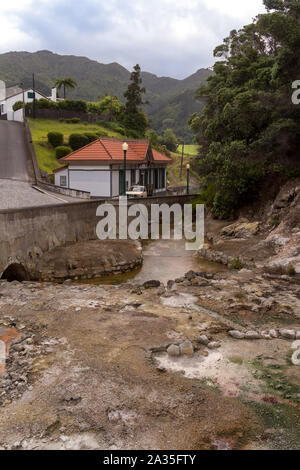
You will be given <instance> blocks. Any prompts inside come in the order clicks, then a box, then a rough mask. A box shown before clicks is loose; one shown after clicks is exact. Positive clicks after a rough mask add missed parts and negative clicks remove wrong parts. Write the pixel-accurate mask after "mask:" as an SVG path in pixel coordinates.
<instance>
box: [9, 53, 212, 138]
mask: <svg viewBox="0 0 300 470" xmlns="http://www.w3.org/2000/svg"><path fill="white" fill-rule="evenodd" d="M33 72H34V73H35V83H36V89H37V90H39V91H41V92H43V93H45V94H47V95H49V94H50V89H51V87H52V86H53V85H54V82H55V81H56V79H60V78H62V77H72V78H73V79H74V80H75V82H76V83H77V86H76V87H75V88H74V89H68V90H67V98H69V99H82V100H86V101H99V100H101V99H103V98H104V96H105V95H106V94H109V95H116V96H117V97H118V98H119V99H120V100H121V101H122V102H123V103H125V99H124V92H125V91H126V89H127V86H128V82H129V80H130V72H129V71H128V70H127V69H126V68H124V67H122V66H121V65H119V64H117V63H111V64H101V63H99V62H96V61H94V60H90V59H88V58H87V57H76V56H72V55H59V54H54V53H52V52H50V51H39V52H35V53H30V52H8V53H6V54H0V79H1V80H4V81H5V82H6V83H7V85H15V84H18V83H20V82H23V83H24V84H25V86H26V87H30V86H32V73H33ZM211 73H212V72H211V71H210V70H208V69H200V70H198V71H197V72H196V73H194V74H193V75H191V76H189V77H187V78H186V79H184V80H176V79H174V78H170V77H157V76H156V75H154V74H151V73H148V72H142V73H141V78H142V83H143V86H144V87H145V88H146V95H145V101H147V102H148V104H146V105H145V106H144V108H143V109H144V111H145V112H146V114H147V115H148V116H149V118H150V120H151V123H150V125H151V128H153V129H154V130H156V131H157V132H158V133H160V134H162V133H163V131H164V130H165V129H167V128H172V129H173V130H174V131H175V133H176V135H177V136H178V137H181V138H184V139H185V140H186V142H187V143H189V142H190V143H191V142H192V140H193V133H192V132H191V130H190V128H189V126H188V123H187V121H188V117H189V115H190V114H191V113H194V112H200V111H201V109H202V108H203V102H202V100H200V101H199V102H195V101H194V99H193V96H194V93H195V90H196V89H197V88H198V86H199V85H200V84H201V83H205V81H206V79H207V77H209V76H210V75H211ZM60 94H61V96H63V90H61V91H60Z"/></svg>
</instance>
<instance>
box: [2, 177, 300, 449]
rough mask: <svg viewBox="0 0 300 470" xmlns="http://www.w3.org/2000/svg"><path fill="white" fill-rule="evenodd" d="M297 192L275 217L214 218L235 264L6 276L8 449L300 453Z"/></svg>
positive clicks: (214, 247)
mask: <svg viewBox="0 0 300 470" xmlns="http://www.w3.org/2000/svg"><path fill="white" fill-rule="evenodd" d="M287 189H288V191H292V193H289V196H284V194H283V193H282V194H281V196H280V197H281V198H282V201H281V203H280V201H279V199H277V200H275V202H274V201H273V202H272V204H271V205H270V206H268V214H269V215H266V213H263V212H262V213H261V214H258V212H256V213H254V214H248V215H247V217H246V215H245V214H243V215H242V220H238V221H237V222H235V226H234V227H232V223H231V222H227V223H224V222H216V221H215V222H212V221H209V223H208V232H209V233H210V234H211V235H210V236H209V240H210V244H209V245H207V246H206V247H205V250H206V256H211V257H213V256H215V255H214V253H217V252H218V253H223V255H224V256H225V255H226V256H230V257H231V258H230V259H228V260H227V261H228V264H229V265H230V268H231V269H225V268H224V267H222V266H221V267H220V269H219V272H217V273H212V272H210V273H208V271H207V272H200V271H199V272H197V271H189V272H188V273H186V275H185V276H182V277H179V278H177V279H174V280H172V279H170V282H168V283H165V285H163V284H162V283H160V282H159V281H157V282H152V283H151V282H150V283H149V282H148V283H146V284H144V282H137V281H129V282H128V283H126V284H121V285H118V286H109V285H93V284H74V283H71V282H70V281H69V282H65V283H63V284H54V283H50V282H48V283H34V282H22V283H21V282H17V281H14V282H11V283H8V282H6V281H1V282H0V339H1V340H2V341H3V342H4V343H5V344H6V348H7V351H8V349H9V351H8V359H7V361H6V364H2V365H0V366H1V367H2V369H1V370H0V372H2V373H1V375H0V403H1V407H0V447H1V448H4V449H273V448H275V449H299V446H300V364H298V362H297V361H298V355H297V354H298V353H297V350H298V349H300V346H299V344H298V343H297V341H300V322H299V319H300V309H299V303H300V301H299V298H300V283H299V276H298V275H297V273H296V271H297V270H298V260H299V237H300V223H299V222H300V221H299V198H300V185H299V187H298V186H297V185H296V184H295V185H294V187H293V188H287ZM276 201H277V203H278V204H281V205H282V204H284V207H283V208H278V209H277V208H276V207H275V206H274V204H275V203H276ZM277 203H276V204H277ZM276 204H275V205H276ZM275 215H276V217H275ZM272 224H273V225H272ZM241 225H242V227H241ZM225 226H226V227H227V230H226V229H225V228H224V227H225ZM228 226H230V227H229V228H228ZM209 233H208V235H209ZM259 244H260V245H259ZM233 247H234V248H233ZM208 252H210V255H209V254H208ZM202 254H203V255H205V254H204V253H202ZM242 255H243V256H242ZM244 258H245V259H244ZM225 261H226V260H225V258H224V259H223V262H225ZM275 261H276V263H275ZM275 264H276V266H275V267H274V265H275ZM292 267H293V268H294V269H292ZM297 344H298V346H297Z"/></svg>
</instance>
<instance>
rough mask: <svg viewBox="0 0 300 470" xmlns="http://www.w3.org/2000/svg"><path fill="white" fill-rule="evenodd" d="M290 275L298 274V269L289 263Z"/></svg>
mask: <svg viewBox="0 0 300 470" xmlns="http://www.w3.org/2000/svg"><path fill="white" fill-rule="evenodd" d="M288 275H289V276H296V269H295V267H294V266H293V265H292V264H289V265H288Z"/></svg>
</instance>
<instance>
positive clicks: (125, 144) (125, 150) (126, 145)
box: [122, 142, 128, 152]
mask: <svg viewBox="0 0 300 470" xmlns="http://www.w3.org/2000/svg"><path fill="white" fill-rule="evenodd" d="M122 148H123V151H124V152H127V150H128V144H127V142H124V144H123V145H122Z"/></svg>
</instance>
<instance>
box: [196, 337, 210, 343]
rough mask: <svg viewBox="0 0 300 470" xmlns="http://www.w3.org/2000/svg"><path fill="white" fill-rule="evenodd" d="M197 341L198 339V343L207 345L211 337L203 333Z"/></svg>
mask: <svg viewBox="0 0 300 470" xmlns="http://www.w3.org/2000/svg"><path fill="white" fill-rule="evenodd" d="M197 341H198V343H200V344H204V346H207V345H208V343H209V339H208V337H207V336H206V335H201V336H199V338H198V340H197Z"/></svg>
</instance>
